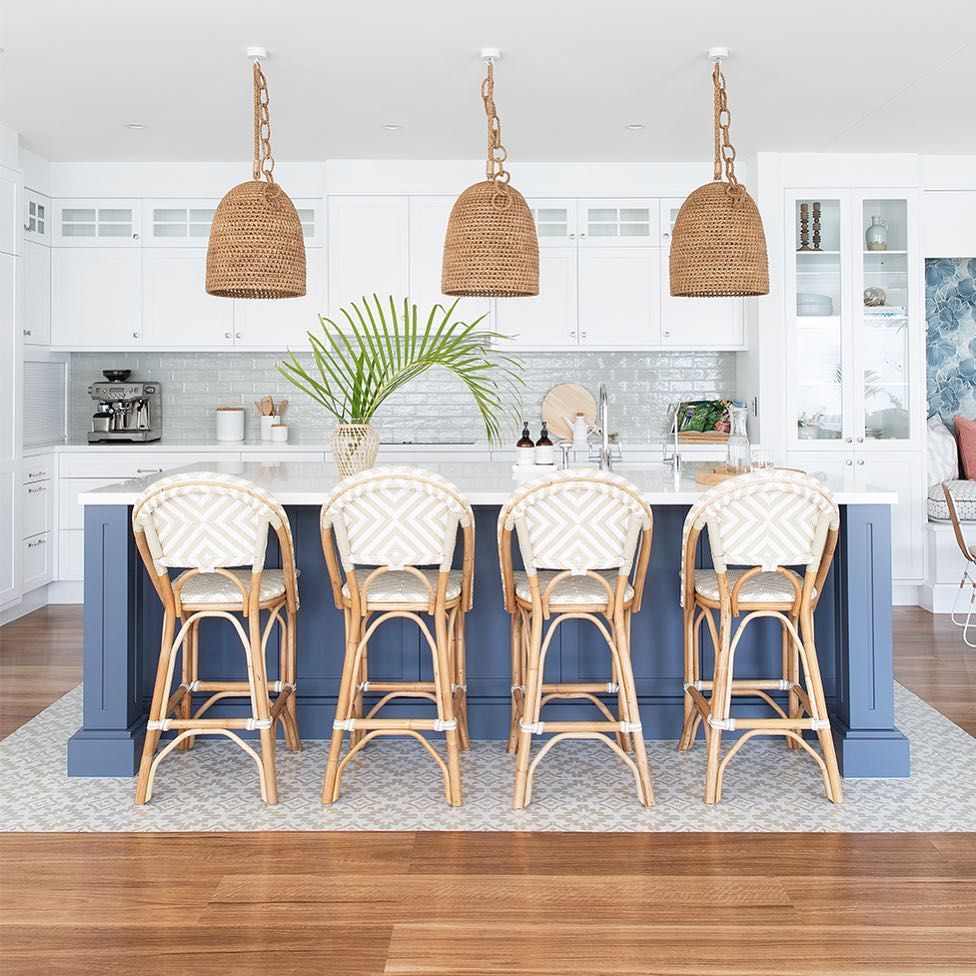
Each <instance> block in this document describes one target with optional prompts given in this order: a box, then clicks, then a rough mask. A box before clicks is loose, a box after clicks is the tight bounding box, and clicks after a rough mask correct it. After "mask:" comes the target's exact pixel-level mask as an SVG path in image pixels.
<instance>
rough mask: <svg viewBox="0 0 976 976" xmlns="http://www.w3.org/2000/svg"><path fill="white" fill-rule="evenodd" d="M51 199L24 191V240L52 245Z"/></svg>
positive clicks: (31, 191) (40, 194) (41, 194)
mask: <svg viewBox="0 0 976 976" xmlns="http://www.w3.org/2000/svg"><path fill="white" fill-rule="evenodd" d="M52 236H53V235H52V225H51V198H50V197H47V196H45V195H44V194H43V193H35V192H34V191H33V190H25V191H24V240H25V241H33V242H34V243H35V244H46V245H47V246H48V247H50V245H51V239H52Z"/></svg>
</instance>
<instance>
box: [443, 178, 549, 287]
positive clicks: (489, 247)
mask: <svg viewBox="0 0 976 976" xmlns="http://www.w3.org/2000/svg"><path fill="white" fill-rule="evenodd" d="M441 291H442V292H443V293H444V294H445V295H456V296H468V295H470V296H477V297H484V298H516V297H523V296H529V295H538V294H539V239H538V238H537V237H536V232H535V221H534V220H533V219H532V213H531V211H530V210H529V207H528V204H527V203H526V202H525V197H523V196H522V194H521V193H519V191H518V190H516V189H515V188H514V187H511V186H507V187H504V188H502V187H500V186H499V185H498V184H497V183H494V182H492V181H491V180H485V181H484V182H482V183H475V184H474V186H469V187H468V188H467V189H466V190H465V191H464V192H463V193H462V194H461V195H460V196H459V197H458V198H457V200H456V201H455V203H454V208H453V209H452V210H451V219H450V220H449V221H448V222H447V236H446V238H445V240H444V264H443V269H442V273H441Z"/></svg>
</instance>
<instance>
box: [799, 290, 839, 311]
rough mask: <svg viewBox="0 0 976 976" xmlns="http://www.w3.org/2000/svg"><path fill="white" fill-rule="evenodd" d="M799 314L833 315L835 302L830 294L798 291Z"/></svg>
mask: <svg viewBox="0 0 976 976" xmlns="http://www.w3.org/2000/svg"><path fill="white" fill-rule="evenodd" d="M796 314H797V315H833V314H834V302H833V300H832V299H831V297H830V295H812V294H809V293H806V294H804V293H802V292H801V293H798V294H797V296H796Z"/></svg>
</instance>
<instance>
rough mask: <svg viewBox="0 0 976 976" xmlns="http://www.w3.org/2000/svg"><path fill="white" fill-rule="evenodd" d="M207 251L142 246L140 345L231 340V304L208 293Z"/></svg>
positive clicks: (178, 346)
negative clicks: (143, 247)
mask: <svg viewBox="0 0 976 976" xmlns="http://www.w3.org/2000/svg"><path fill="white" fill-rule="evenodd" d="M206 259H207V252H206V251H205V250H204V249H203V248H198V247H181V248H176V247H147V248H145V249H144V250H143V252H142V282H143V287H142V323H143V343H144V344H145V345H147V346H167V347H171V348H174V349H193V348H194V347H197V346H229V345H232V344H233V341H234V303H233V301H231V300H230V299H227V298H215V297H214V296H213V295H208V294H207V292H206V290H205V287H204V278H205V274H206Z"/></svg>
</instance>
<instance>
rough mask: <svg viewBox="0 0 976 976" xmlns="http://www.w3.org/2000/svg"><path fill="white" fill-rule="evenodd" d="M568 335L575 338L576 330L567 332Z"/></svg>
mask: <svg viewBox="0 0 976 976" xmlns="http://www.w3.org/2000/svg"><path fill="white" fill-rule="evenodd" d="M569 335H570V337H571V338H573V339H575V338H576V332H575V331H574V332H570V334H569Z"/></svg>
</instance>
